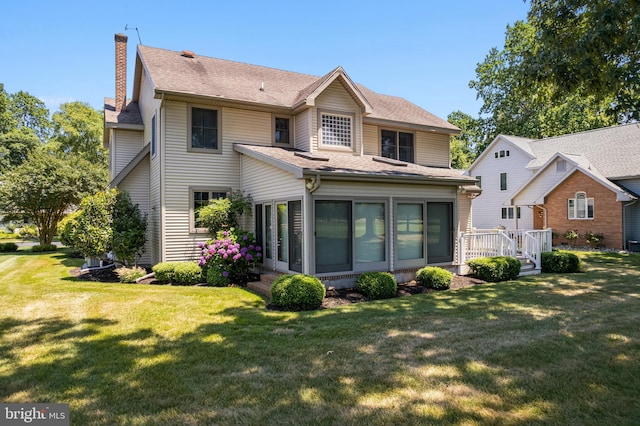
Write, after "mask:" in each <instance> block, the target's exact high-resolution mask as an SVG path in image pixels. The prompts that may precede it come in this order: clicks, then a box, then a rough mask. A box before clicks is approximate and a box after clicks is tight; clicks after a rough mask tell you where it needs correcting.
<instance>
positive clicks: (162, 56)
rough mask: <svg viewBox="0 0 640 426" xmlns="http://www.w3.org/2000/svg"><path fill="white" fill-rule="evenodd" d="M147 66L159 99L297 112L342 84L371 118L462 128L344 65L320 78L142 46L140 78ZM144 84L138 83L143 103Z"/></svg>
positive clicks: (446, 129) (448, 130) (452, 129)
mask: <svg viewBox="0 0 640 426" xmlns="http://www.w3.org/2000/svg"><path fill="white" fill-rule="evenodd" d="M139 67H144V69H145V71H146V72H147V74H148V76H149V78H150V80H151V82H152V85H153V87H154V90H155V92H156V95H157V96H161V95H162V94H164V95H165V96H190V97H198V98H209V99H216V100H218V101H232V102H236V103H245V104H249V105H254V106H262V107H264V106H267V107H271V108H282V109H287V110H290V111H293V110H294V109H295V108H297V107H300V106H301V105H303V106H304V105H312V104H313V101H314V98H315V96H317V95H318V94H319V92H321V91H322V90H324V88H325V87H326V86H327V85H328V84H330V83H331V82H333V81H335V80H338V81H340V83H341V84H342V85H343V86H344V87H345V89H346V90H347V91H348V92H349V93H350V94H351V96H352V97H353V98H354V100H355V101H356V102H357V103H358V104H359V105H360V106H361V107H362V110H363V112H364V114H365V115H366V117H365V119H366V120H369V119H371V120H383V121H391V122H401V123H407V124H411V125H415V126H421V127H424V128H427V129H431V130H438V131H442V132H445V133H449V134H458V133H459V132H460V130H459V129H458V128H457V127H455V126H454V125H452V124H451V123H449V122H447V121H445V120H443V119H441V118H438V117H436V116H435V115H433V114H431V113H429V112H428V111H425V110H423V109H422V108H420V107H418V106H417V105H415V104H413V103H411V102H409V101H407V100H405V99H402V98H398V97H394V96H387V95H381V94H378V93H375V92H373V91H371V90H369V89H367V88H366V87H364V86H361V85H359V84H355V83H353V82H352V81H351V79H350V78H349V77H348V76H347V74H346V73H345V72H344V70H343V69H342V68H341V67H337V68H335V69H334V70H332V71H331V72H329V73H328V74H326V75H324V76H322V77H317V76H312V75H307V74H300V73H296V72H291V71H283V70H279V69H275V68H268V67H263V66H258V65H250V64H245V63H241V62H234V61H229V60H224V59H217V58H210V57H206V56H198V55H190V54H187V55H183V54H181V53H180V52H175V51H170V50H165V49H158V48H153V47H149V46H142V45H139V46H138V60H137V61H136V72H135V75H136V76H140V75H141V72H140V70H139ZM139 85H140V80H139V78H136V79H135V81H134V91H133V93H134V97H133V100H134V101H137V100H138V99H137V96H138V95H137V94H139V92H140V89H139Z"/></svg>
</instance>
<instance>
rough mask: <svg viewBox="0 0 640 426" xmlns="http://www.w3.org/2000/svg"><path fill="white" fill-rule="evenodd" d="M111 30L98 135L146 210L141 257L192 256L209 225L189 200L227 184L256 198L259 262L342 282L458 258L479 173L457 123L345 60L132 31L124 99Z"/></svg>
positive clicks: (115, 179) (122, 54)
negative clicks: (309, 63)
mask: <svg viewBox="0 0 640 426" xmlns="http://www.w3.org/2000/svg"><path fill="white" fill-rule="evenodd" d="M115 39H116V98H115V99H106V100H105V145H106V146H108V147H109V149H110V159H111V161H110V165H111V166H110V172H111V179H112V181H111V186H113V187H118V188H121V189H124V190H127V191H128V192H129V193H130V194H131V196H132V199H133V200H134V202H135V203H137V204H138V205H139V206H140V208H141V210H142V211H143V212H145V213H147V214H148V220H149V226H148V232H149V234H148V244H147V248H146V253H145V255H144V257H143V259H142V260H141V263H148V264H155V263H157V262H160V261H173V260H186V259H195V258H197V257H198V256H199V250H198V248H197V244H198V243H199V242H201V241H205V240H207V239H208V238H209V236H208V235H207V233H206V229H204V228H202V227H201V226H199V223H198V220H197V216H196V214H195V212H196V210H197V209H198V207H200V206H202V205H203V204H205V203H207V202H209V200H212V199H214V198H217V197H224V196H226V194H228V193H230V192H231V191H235V190H241V191H244V193H245V194H247V195H250V196H251V197H252V199H253V203H254V209H253V215H252V217H251V218H250V219H248V220H247V221H246V223H245V224H244V225H245V228H246V229H247V230H250V231H252V232H254V233H255V235H256V237H257V239H258V241H259V242H260V244H261V245H262V246H263V247H264V249H263V253H264V258H263V263H262V265H261V267H262V268H264V269H265V270H273V271H278V272H302V273H306V274H313V275H316V276H318V277H320V278H321V279H323V281H325V282H330V283H332V284H336V285H347V284H349V283H352V282H353V280H354V278H355V277H356V276H357V275H358V274H359V273H361V272H364V271H391V272H392V273H394V274H395V275H396V276H397V277H398V278H399V279H400V278H403V276H410V275H411V274H412V273H415V271H416V270H417V269H418V268H420V267H423V266H425V265H427V264H432V265H443V266H452V265H454V264H455V263H456V261H455V259H456V253H455V250H456V247H455V242H456V235H457V233H458V232H460V231H465V230H466V229H467V227H468V225H469V224H470V208H471V207H470V206H471V195H472V194H473V189H474V188H473V184H474V182H475V179H474V178H471V177H467V176H461V175H460V173H458V172H456V171H454V170H453V169H451V167H450V158H449V137H450V136H451V135H454V134H457V133H458V132H459V130H458V129H457V128H456V127H455V126H453V125H451V124H450V123H448V122H446V121H445V120H442V119H440V118H438V117H436V116H434V115H433V114H431V113H429V112H427V111H425V110H423V109H422V108H420V107H418V106H416V105H414V104H412V103H410V102H408V101H407V100H405V99H402V98H398V97H394V96H387V95H381V94H378V93H375V92H373V91H371V90H369V89H367V88H366V87H363V86H361V85H359V84H356V83H354V81H353V80H352V79H351V78H350V77H349V76H348V75H347V73H346V72H345V70H344V69H342V68H341V67H337V68H335V69H333V70H332V71H330V72H329V73H328V74H326V75H324V76H321V77H318V76H312V75H306V74H300V73H295V72H289V71H282V70H278V69H273V68H267V67H262V66H256V65H249V64H245V63H238V62H233V61H227V60H222V59H216V58H211V57H205V56H200V55H199V54H197V53H193V52H189V51H182V52H174V51H170V50H164V49H157V48H152V47H148V46H141V45H140V46H138V47H137V55H136V63H135V71H134V73H135V74H134V86H133V93H132V97H131V99H130V100H127V99H126V43H127V38H126V36H124V35H121V34H118V35H116V37H115Z"/></svg>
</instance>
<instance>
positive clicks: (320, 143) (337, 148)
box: [318, 109, 356, 152]
mask: <svg viewBox="0 0 640 426" xmlns="http://www.w3.org/2000/svg"><path fill="white" fill-rule="evenodd" d="M323 115H331V116H336V117H347V118H349V120H350V121H351V131H350V138H351V140H350V146H343V145H333V144H325V143H324V141H323V140H322V133H323V132H322V116H323ZM355 118H356V117H355V114H353V113H349V112H343V111H332V110H324V109H319V110H318V148H322V149H327V150H329V149H330V150H335V151H343V152H344V151H348V152H353V151H354V150H355V123H356V119H355Z"/></svg>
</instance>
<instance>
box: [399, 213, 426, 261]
mask: <svg viewBox="0 0 640 426" xmlns="http://www.w3.org/2000/svg"><path fill="white" fill-rule="evenodd" d="M423 207H424V204H422V203H399V204H398V206H397V209H396V240H397V247H396V248H397V258H398V260H413V259H423V258H424V208H423Z"/></svg>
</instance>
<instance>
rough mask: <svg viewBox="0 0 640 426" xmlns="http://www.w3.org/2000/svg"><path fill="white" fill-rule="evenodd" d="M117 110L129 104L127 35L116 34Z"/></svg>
mask: <svg viewBox="0 0 640 426" xmlns="http://www.w3.org/2000/svg"><path fill="white" fill-rule="evenodd" d="M115 41H116V111H123V110H125V109H126V108H125V107H126V104H127V36H126V35H124V34H116V35H115Z"/></svg>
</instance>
